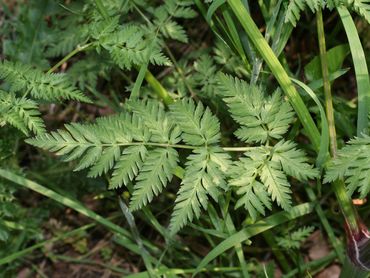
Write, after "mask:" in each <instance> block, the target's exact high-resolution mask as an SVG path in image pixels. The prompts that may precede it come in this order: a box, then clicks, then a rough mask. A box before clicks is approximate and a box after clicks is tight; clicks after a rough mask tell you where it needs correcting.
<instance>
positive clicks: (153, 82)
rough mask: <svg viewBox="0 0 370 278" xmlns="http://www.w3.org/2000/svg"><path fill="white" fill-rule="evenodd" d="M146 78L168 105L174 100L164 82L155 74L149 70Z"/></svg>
mask: <svg viewBox="0 0 370 278" xmlns="http://www.w3.org/2000/svg"><path fill="white" fill-rule="evenodd" d="M145 80H146V82H148V83H149V85H150V86H151V87H152V88H153V90H154V91H155V92H156V94H157V95H158V96H159V97H160V98H161V99H162V100H163V102H164V103H165V104H166V105H169V104H171V103H173V102H174V100H173V99H172V97H171V96H170V94H169V93H168V91H167V90H166V89H165V88H164V87H163V86H162V84H161V83H160V82H159V81H158V80H157V79H156V78H155V77H154V75H153V74H152V73H151V72H150V71H149V70H147V71H146V74H145Z"/></svg>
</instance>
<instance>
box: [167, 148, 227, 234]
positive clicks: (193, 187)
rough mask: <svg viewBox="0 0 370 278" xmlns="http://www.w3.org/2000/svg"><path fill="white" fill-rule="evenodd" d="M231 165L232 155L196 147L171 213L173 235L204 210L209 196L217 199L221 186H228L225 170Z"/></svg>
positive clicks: (217, 150)
mask: <svg viewBox="0 0 370 278" xmlns="http://www.w3.org/2000/svg"><path fill="white" fill-rule="evenodd" d="M229 165H230V162H229V156H228V155H227V154H225V153H223V151H222V149H220V148H217V147H212V148H205V147H203V148H199V149H196V150H194V151H193V154H191V155H190V156H189V157H188V161H187V163H186V168H185V176H184V179H183V180H182V182H181V187H180V190H179V192H178V193H177V198H176V201H175V202H176V205H175V208H174V211H173V213H172V216H171V222H170V231H171V233H172V234H175V233H177V232H178V231H179V230H180V229H181V228H182V227H184V226H185V225H186V224H187V223H188V222H192V221H193V220H194V219H198V218H199V217H200V212H201V209H202V208H203V209H207V205H208V195H210V196H211V197H212V198H213V199H214V200H216V201H217V198H218V195H219V193H220V189H222V188H223V189H226V181H225V171H226V170H227V169H228V167H229Z"/></svg>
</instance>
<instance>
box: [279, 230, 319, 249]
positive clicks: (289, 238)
mask: <svg viewBox="0 0 370 278" xmlns="http://www.w3.org/2000/svg"><path fill="white" fill-rule="evenodd" d="M314 229H315V228H314V227H312V226H309V227H303V228H299V229H298V230H296V231H294V232H291V233H286V234H285V235H284V236H283V237H277V239H276V240H277V244H278V245H279V246H280V247H282V248H284V249H299V247H300V246H301V244H302V243H303V242H304V241H305V240H306V239H307V237H308V236H309V235H310V234H311V233H312V232H313V231H314Z"/></svg>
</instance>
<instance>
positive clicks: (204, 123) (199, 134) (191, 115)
mask: <svg viewBox="0 0 370 278" xmlns="http://www.w3.org/2000/svg"><path fill="white" fill-rule="evenodd" d="M170 109H171V116H172V117H173V118H174V122H176V123H177V125H178V126H179V127H180V129H181V131H182V132H183V133H182V135H181V138H182V140H183V141H184V142H186V143H187V144H189V145H193V146H200V145H205V144H207V145H210V144H215V143H218V141H219V140H220V123H219V121H218V119H217V118H216V117H215V116H214V115H212V113H211V111H210V110H209V108H208V107H207V108H204V106H203V104H202V103H201V102H199V103H198V105H196V104H195V103H194V101H193V100H192V99H183V100H181V101H178V102H176V103H174V104H172V105H171V106H170Z"/></svg>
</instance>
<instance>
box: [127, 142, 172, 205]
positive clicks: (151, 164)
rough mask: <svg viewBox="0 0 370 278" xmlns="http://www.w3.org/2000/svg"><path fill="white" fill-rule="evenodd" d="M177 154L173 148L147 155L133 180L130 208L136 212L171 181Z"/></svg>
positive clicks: (162, 149) (156, 150)
mask: <svg viewBox="0 0 370 278" xmlns="http://www.w3.org/2000/svg"><path fill="white" fill-rule="evenodd" d="M177 162H178V154H177V151H176V150H175V149H173V148H158V149H155V150H153V151H151V152H149V153H148V155H147V156H146V158H145V161H144V163H143V165H142V167H141V169H140V173H139V175H138V176H137V177H136V179H135V185H134V191H133V193H132V197H131V202H130V208H131V210H138V209H140V208H142V207H143V206H145V205H146V204H148V203H150V202H151V201H152V200H153V197H154V196H158V194H159V193H161V192H162V190H163V188H165V187H166V185H167V183H168V182H169V181H171V179H172V176H173V171H174V169H175V168H176V166H177Z"/></svg>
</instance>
